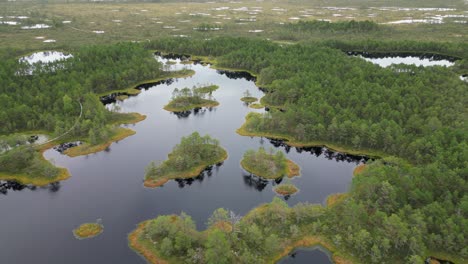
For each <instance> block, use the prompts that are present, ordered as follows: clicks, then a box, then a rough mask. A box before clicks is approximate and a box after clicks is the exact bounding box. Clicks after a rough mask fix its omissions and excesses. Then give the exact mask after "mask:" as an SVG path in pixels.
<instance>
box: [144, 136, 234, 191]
mask: <svg viewBox="0 0 468 264" xmlns="http://www.w3.org/2000/svg"><path fill="white" fill-rule="evenodd" d="M225 159H227V152H226V150H224V149H223V148H222V147H221V146H219V141H218V140H216V139H213V138H211V137H210V136H209V135H206V136H203V137H202V136H200V134H198V132H194V133H192V134H191V135H189V136H187V137H183V138H182V139H181V141H180V143H179V144H178V145H176V146H175V147H174V149H172V152H171V153H169V155H168V159H167V160H166V161H164V162H162V163H161V164H159V165H156V163H155V162H151V163H150V164H149V165H148V167H147V168H146V175H145V186H147V187H158V186H161V185H163V184H164V183H166V182H167V181H168V180H170V179H184V178H193V177H196V176H198V175H199V174H200V173H201V172H202V171H203V170H204V169H206V168H207V167H209V166H211V165H214V164H217V163H220V162H222V161H224V160H225Z"/></svg>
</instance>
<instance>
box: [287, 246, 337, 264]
mask: <svg viewBox="0 0 468 264" xmlns="http://www.w3.org/2000/svg"><path fill="white" fill-rule="evenodd" d="M329 254H330V253H329V252H328V251H327V250H326V249H323V248H321V247H312V248H299V249H296V250H294V251H293V252H291V253H290V254H289V255H288V256H287V257H285V258H283V259H281V260H280V261H279V262H278V264H331V263H333V262H332V260H331V258H330V256H329Z"/></svg>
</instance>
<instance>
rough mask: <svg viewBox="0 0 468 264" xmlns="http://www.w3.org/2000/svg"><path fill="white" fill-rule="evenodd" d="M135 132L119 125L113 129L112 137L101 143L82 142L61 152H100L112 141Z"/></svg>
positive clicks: (73, 154)
mask: <svg viewBox="0 0 468 264" xmlns="http://www.w3.org/2000/svg"><path fill="white" fill-rule="evenodd" d="M135 133H136V132H135V131H133V130H131V129H128V128H122V127H119V128H117V129H116V130H115V132H114V135H113V136H112V137H110V138H109V139H108V140H107V141H105V142H103V143H101V144H98V145H90V144H88V143H84V144H82V145H79V146H76V147H73V148H69V149H67V150H66V151H65V152H63V153H64V154H66V155H68V156H70V157H77V156H81V155H88V154H92V153H96V152H100V151H103V150H105V149H106V148H108V147H109V146H110V145H111V144H112V143H113V142H115V141H120V140H122V139H124V138H126V137H129V136H132V135H134V134H135Z"/></svg>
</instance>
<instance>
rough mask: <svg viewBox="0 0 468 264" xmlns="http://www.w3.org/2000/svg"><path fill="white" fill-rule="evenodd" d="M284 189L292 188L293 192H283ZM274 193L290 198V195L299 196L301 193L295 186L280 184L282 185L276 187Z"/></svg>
mask: <svg viewBox="0 0 468 264" xmlns="http://www.w3.org/2000/svg"><path fill="white" fill-rule="evenodd" d="M282 188H291V190H290V191H287V190H283V189H282ZM273 191H274V192H275V193H276V194H278V195H282V196H290V195H294V194H297V193H298V192H299V189H298V188H297V187H296V186H295V185H293V184H280V185H277V186H275V187H274V188H273Z"/></svg>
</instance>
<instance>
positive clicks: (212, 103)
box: [163, 99, 219, 113]
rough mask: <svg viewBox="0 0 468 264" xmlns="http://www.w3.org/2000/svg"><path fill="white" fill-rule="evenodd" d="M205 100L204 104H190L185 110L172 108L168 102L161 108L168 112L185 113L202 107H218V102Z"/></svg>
mask: <svg viewBox="0 0 468 264" xmlns="http://www.w3.org/2000/svg"><path fill="white" fill-rule="evenodd" d="M204 100H206V101H205V102H204V103H201V104H191V105H190V106H188V107H185V108H177V107H172V106H170V104H171V103H172V101H171V102H169V103H168V104H167V105H165V106H164V107H163V109H164V110H166V111H169V112H173V113H174V112H186V111H192V110H193V109H195V108H203V107H207V108H209V107H217V106H219V102H217V101H213V100H207V99H204Z"/></svg>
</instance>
